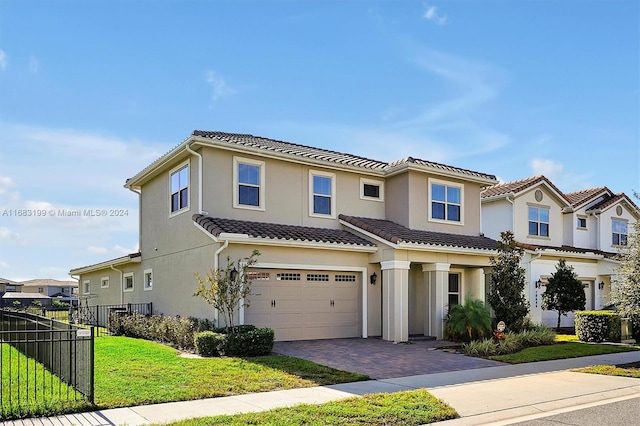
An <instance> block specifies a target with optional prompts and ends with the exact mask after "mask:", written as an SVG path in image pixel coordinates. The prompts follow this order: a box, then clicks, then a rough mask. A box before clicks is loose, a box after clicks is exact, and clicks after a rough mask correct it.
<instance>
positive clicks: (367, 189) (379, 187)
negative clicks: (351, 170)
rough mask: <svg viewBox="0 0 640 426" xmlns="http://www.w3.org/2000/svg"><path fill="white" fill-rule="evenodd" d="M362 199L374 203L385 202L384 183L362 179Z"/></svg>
mask: <svg viewBox="0 0 640 426" xmlns="http://www.w3.org/2000/svg"><path fill="white" fill-rule="evenodd" d="M360 199H362V200H372V201H384V182H383V181H381V180H373V179H367V178H360Z"/></svg>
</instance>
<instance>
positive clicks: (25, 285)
mask: <svg viewBox="0 0 640 426" xmlns="http://www.w3.org/2000/svg"><path fill="white" fill-rule="evenodd" d="M78 290H79V289H78V282H77V281H71V280H66V281H61V280H54V279H50V278H47V279H35V280H28V281H23V282H22V292H23V293H38V294H42V295H45V296H48V297H50V298H52V299H55V300H58V301H60V302H64V303H69V304H73V305H75V304H77V302H78Z"/></svg>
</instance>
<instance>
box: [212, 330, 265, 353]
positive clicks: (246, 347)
mask: <svg viewBox="0 0 640 426" xmlns="http://www.w3.org/2000/svg"><path fill="white" fill-rule="evenodd" d="M273 337H274V332H273V330H272V329H270V328H255V327H254V329H252V330H249V331H245V332H242V333H238V332H237V331H236V332H235V333H233V334H227V335H226V341H225V345H224V354H225V355H226V356H261V355H269V354H270V353H271V350H272V349H273Z"/></svg>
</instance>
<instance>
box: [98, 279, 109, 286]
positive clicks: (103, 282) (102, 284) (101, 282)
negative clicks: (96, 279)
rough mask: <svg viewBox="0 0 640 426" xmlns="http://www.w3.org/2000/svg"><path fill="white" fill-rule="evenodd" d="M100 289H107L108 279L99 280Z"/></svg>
mask: <svg viewBox="0 0 640 426" xmlns="http://www.w3.org/2000/svg"><path fill="white" fill-rule="evenodd" d="M100 288H109V277H102V278H100Z"/></svg>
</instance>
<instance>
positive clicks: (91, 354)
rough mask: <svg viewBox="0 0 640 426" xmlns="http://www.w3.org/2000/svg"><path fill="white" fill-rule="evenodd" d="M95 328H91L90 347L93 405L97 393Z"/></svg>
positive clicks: (90, 381) (91, 397)
mask: <svg viewBox="0 0 640 426" xmlns="http://www.w3.org/2000/svg"><path fill="white" fill-rule="evenodd" d="M94 339H95V327H91V343H90V345H89V365H88V368H89V402H91V403H92V404H93V402H94V401H93V397H94V392H95V384H94V375H95V341H94Z"/></svg>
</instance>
